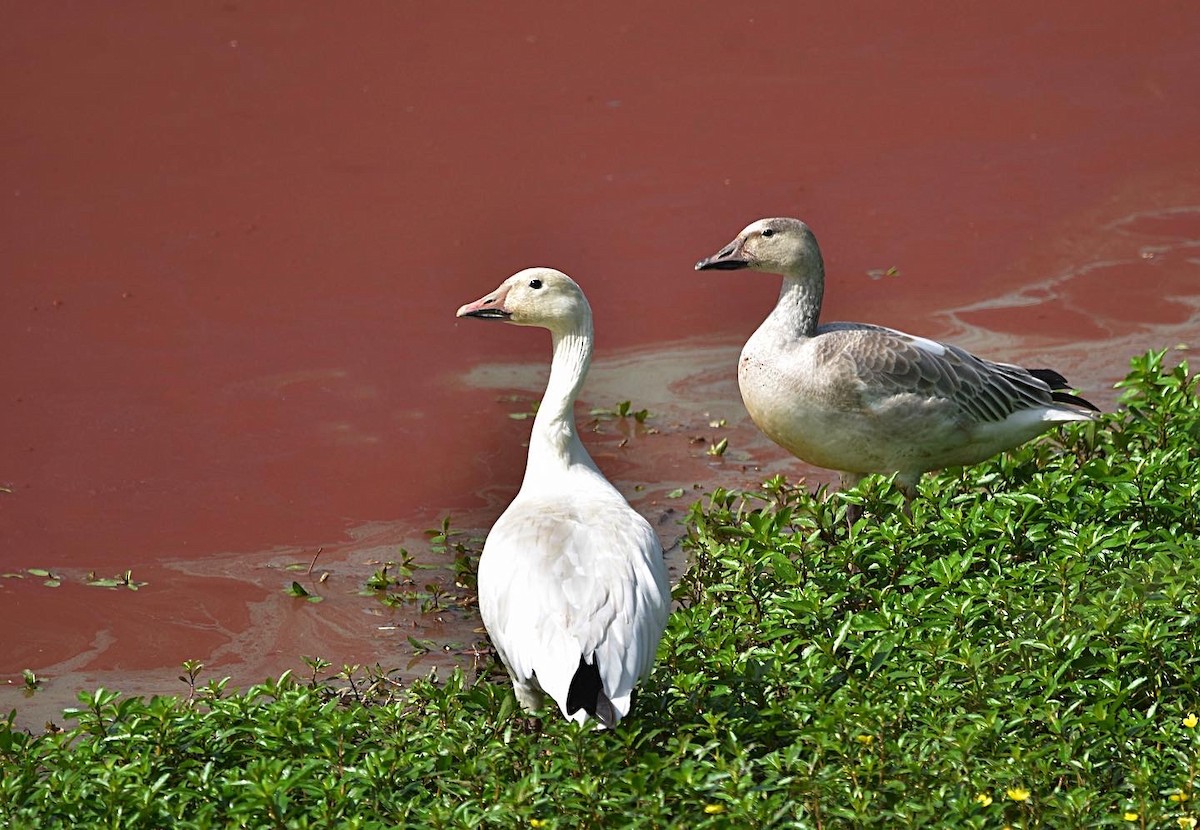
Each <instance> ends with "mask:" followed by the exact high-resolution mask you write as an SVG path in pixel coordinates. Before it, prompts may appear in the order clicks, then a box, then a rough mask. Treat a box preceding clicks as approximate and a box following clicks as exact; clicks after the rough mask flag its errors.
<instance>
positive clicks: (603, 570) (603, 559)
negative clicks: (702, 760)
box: [458, 268, 671, 727]
mask: <svg viewBox="0 0 1200 830" xmlns="http://www.w3.org/2000/svg"><path fill="white" fill-rule="evenodd" d="M458 316H459V317H479V318H482V319H492V320H505V321H507V322H510V323H515V324H517V325H520V326H540V327H542V328H546V329H549V330H550V334H551V336H552V338H553V344H554V357H553V361H552V363H551V365H550V380H549V383H548V384H547V386H546V393H545V395H544V396H543V398H542V403H541V406H540V407H539V408H538V411H537V416H536V417H535V418H534V421H533V432H532V434H531V435H530V437H529V460H528V464H527V466H526V468H525V479H524V481H523V483H522V484H521V490H520V492H518V493H517V496H516V498H515V499H513V501H512V504H510V505H509V506H508V509H507V510H505V511H504V513H503V514H502V515H501V516H500V518H499V519H497V521H496V524H495V526H493V527H492V530H491V532H490V533H489V534H488V537H487V541H486V542H485V543H484V546H483V555H482V557H481V558H480V560H479V611H480V614H481V616H482V617H483V624H484V625H485V626H486V627H487V631H488V634H489V635H490V636H491V638H492V643H493V644H494V645H495V647H496V651H497V652H499V654H500V659H501V660H502V661H503V662H504V666H505V668H507V669H508V673H509V676H510V677H511V678H512V681H513V687H514V688H515V690H516V693H517V700H518V701H519V702H520V703H521V705H522V706H524V707H525V708H526V709H528V710H534V709H537V708H539V707H540V706H541V704H542V702H543V699H544V696H545V695H549V696H550V697H551V698H552V699H553V700H554V701H555V702H556V703H557V704H558V707H559V709H561V710H562V713H563V716H564V717H566V718H569V719H571V720H574V721H577V722H579V723H584V722H586V721H587V719H588V718H589V717H591V718H594V719H595V720H596V721H597V722H598V724H599V725H600V726H601V727H612V726H615V725H616V724H617V722H618V721H620V719H621V718H622V717H624V716H625V715H626V714H628V713H629V707H630V705H631V695H632V694H633V688H634V685H635V684H636V683H637V682H638V681H639V680H641V679H642V678H644V677H646V676H647V675H648V674H649V673H650V667H651V666H652V665H653V663H654V656H655V652H656V651H657V650H658V642H659V639H660V638H661V637H662V633H663V629H664V628H665V627H666V624H667V614H668V611H669V610H670V604H671V588H670V584H669V582H668V580H667V569H666V564H665V563H664V562H663V552H662V546H661V545H660V544H659V541H658V537H657V536H656V535H655V533H654V531H653V529H651V527H650V525H649V524H648V523H647V522H646V520H645V519H643V518H642V517H641V516H640V515H638V514H637V513H636V512H635V511H634V510H633V508H631V507H630V506H629V504H628V503H627V502H626V501H625V499H624V497H623V496H622V495H621V494H620V493H619V492H618V491H617V489H616V488H615V487H613V486H612V485H611V484H610V483H609V482H608V480H607V479H605V478H604V475H603V474H602V473H601V472H600V470H599V469H598V468H597V467H596V464H595V463H594V462H593V461H592V459H591V457H590V456H589V455H588V453H587V450H586V449H584V447H583V444H582V443H581V442H580V440H579V435H578V433H577V432H576V430H575V418H574V414H573V411H572V410H573V406H574V403H575V397H576V395H577V394H578V393H579V389H580V387H582V386H583V380H584V377H585V376H586V374H587V370H588V364H589V363H590V361H591V355H592V310H591V308H590V306H589V305H588V301H587V298H585V297H584V296H583V291H582V290H581V289H580V288H579V286H578V285H576V283H575V282H574V280H572V279H571V278H570V277H568V276H567V275H566V274H563V273H562V272H560V271H555V270H553V269H550V268H528V269H526V270H524V271H521V272H519V273H516V274H514V275H513V276H511V277H509V278H508V279H507V280H505V281H504V282H503V283H501V284H500V287H499V288H497V289H496V290H495V291H493V292H491V293H490V294H488V295H486V296H485V297H482V298H480V299H478V300H476V301H475V302H473V303H468V304H466V305H464V306H462V307H461V308H460V309H459V310H458Z"/></svg>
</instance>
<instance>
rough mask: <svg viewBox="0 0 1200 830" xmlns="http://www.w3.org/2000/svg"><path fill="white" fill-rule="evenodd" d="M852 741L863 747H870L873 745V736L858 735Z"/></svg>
mask: <svg viewBox="0 0 1200 830" xmlns="http://www.w3.org/2000/svg"><path fill="white" fill-rule="evenodd" d="M854 740H856V741H858V742H859V743H860V744H862V745H863V746H870V745H871V744H873V743H875V736H874V735H859V736H858V737H857V738H855V739H854Z"/></svg>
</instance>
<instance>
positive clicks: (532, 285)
mask: <svg viewBox="0 0 1200 830" xmlns="http://www.w3.org/2000/svg"><path fill="white" fill-rule="evenodd" d="M529 287H530V288H541V287H542V281H541V280H530V281H529Z"/></svg>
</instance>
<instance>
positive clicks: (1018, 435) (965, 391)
mask: <svg viewBox="0 0 1200 830" xmlns="http://www.w3.org/2000/svg"><path fill="white" fill-rule="evenodd" d="M743 268H748V269H751V270H755V271H764V272H767V273H771V274H779V275H781V276H782V277H783V288H782V290H781V291H780V294H779V301H778V303H777V304H776V306H775V308H774V310H772V311H771V313H770V315H768V316H767V319H766V320H765V321H763V324H762V325H761V326H760V327H759V328H758V331H756V332H755V333H754V335H753V336H752V337H751V338H750V340H749V341H748V342H747V343H746V346H745V348H743V349H742V355H741V359H740V361H739V364H738V385H739V387H740V388H741V392H742V400H743V401H744V402H745V404H746V409H747V411H749V413H750V417H751V418H752V419H753V421H754V423H755V424H756V425H757V426H758V428H759V429H761V430H762V431H763V432H764V433H765V434H766V435H767V437H769V438H770V439H771V440H773V441H775V442H776V443H777V444H779V445H780V446H782V447H784V448H785V449H787V450H788V451H789V452H791V453H792V454H793V455H795V456H797V457H798V458H800V459H802V460H804V461H807V462H808V463H810V464H813V465H816V466H818V467H826V468H828V469H833V470H838V471H840V472H841V477H842V484H843V486H844V487H849V486H853V485H854V484H856V483H857V482H858V481H859V480H860V479H861V478H862V477H863V475H866V474H868V473H885V474H892V473H895V474H896V481H897V483H898V484H899V485H900V486H901V487H902V488H903V490H904V492H905V495H906V496H907V497H908V498H910V499H911V498H912V496H913V495H914V494H915V492H916V483H917V480H918V479H919V478H920V476H921V474H922V473H924V472H926V471H928V470H936V469H941V468H943V467H953V466H958V465H966V464H975V463H978V462H979V461H982V460H983V459H985V458H988V457H990V456H992V455H995V454H996V453H998V452H1001V451H1003V450H1007V449H1011V448H1012V447H1015V446H1018V445H1019V444H1023V443H1024V442H1026V441H1028V440H1029V439H1031V438H1033V437H1035V436H1037V435H1039V434H1041V433H1042V432H1045V431H1046V430H1048V429H1051V428H1052V427H1053V426H1055V424H1058V423H1061V422H1064V421H1084V420H1088V419H1090V418H1092V417H1093V414H1092V413H1093V412H1095V411H1097V410H1096V407H1094V406H1093V405H1092V404H1090V403H1088V402H1087V401H1085V400H1083V399H1082V398H1079V397H1076V396H1074V395H1071V394H1070V393H1069V392H1066V391H1064V390H1065V389H1066V388H1067V382H1066V380H1065V379H1064V378H1063V377H1062V375H1060V374H1058V373H1057V372H1055V371H1053V370H1051V369H1035V370H1028V369H1023V368H1021V367H1020V366H1013V365H1011V364H1007V363H993V362H991V361H988V360H984V359H982V358H979V357H976V356H975V355H973V354H971V353H970V352H967V351H965V350H964V349H960V348H958V347H957V346H951V345H948V344H944V343H937V342H935V341H932V340H926V339H925V338H923V337H915V336H913V335H910V334H905V333H904V332H900V331H895V330H894V329H889V328H884V327H883V326H875V325H870V324H866V323H827V324H825V325H819V318H820V314H821V300H822V297H823V294H824V287H825V268H824V264H823V261H822V259H821V251H820V248H819V247H818V246H817V240H816V238H815V237H814V236H813V234H812V231H811V230H809V228H808V226H806V225H805V224H804V223H803V222H801V221H799V220H797V219H786V218H778V219H760V220H759V221H757V222H754V223H752V224H750V225H749V226H747V227H746V229H745V230H743V231H742V232H741V233H740V234H738V236H737V238H736V239H735V240H734V241H733V242H731V243H730V244H729V245H727V246H725V247H724V248H722V249H721V250H720V251H719V252H718V253H716V254H714V255H713V256H711V257H708V258H707V259H703V260H701V261H699V262H697V263H696V270H709V269H715V270H736V269H743Z"/></svg>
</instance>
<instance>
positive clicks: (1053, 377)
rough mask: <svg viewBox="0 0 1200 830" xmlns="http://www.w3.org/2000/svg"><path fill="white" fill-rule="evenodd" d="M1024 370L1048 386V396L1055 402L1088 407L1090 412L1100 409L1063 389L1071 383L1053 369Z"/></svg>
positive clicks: (1067, 387) (1068, 387) (1069, 386)
mask: <svg viewBox="0 0 1200 830" xmlns="http://www.w3.org/2000/svg"><path fill="white" fill-rule="evenodd" d="M1025 371H1026V372H1028V373H1029V374H1031V375H1033V376H1034V377H1035V378H1037V379H1038V380H1040V381H1042V383H1045V384H1046V385H1047V386H1049V387H1050V397H1051V398H1053V399H1054V402H1055V403H1065V404H1067V405H1068V406H1079V407H1083V408H1084V409H1090V410H1091V411H1092V412H1099V411H1100V407H1098V406H1096V405H1095V404H1094V403H1092V402H1091V401H1089V400H1085V399H1083V398H1081V397H1079V396H1078V395H1072V394H1071V393H1070V392H1066V391H1064V390H1066V389H1070V388H1071V384H1069V383H1067V379H1066V378H1064V377H1063V376H1062V375H1060V374H1059V373H1058V372H1056V371H1054V370H1053V369H1026V370H1025Z"/></svg>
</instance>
